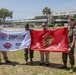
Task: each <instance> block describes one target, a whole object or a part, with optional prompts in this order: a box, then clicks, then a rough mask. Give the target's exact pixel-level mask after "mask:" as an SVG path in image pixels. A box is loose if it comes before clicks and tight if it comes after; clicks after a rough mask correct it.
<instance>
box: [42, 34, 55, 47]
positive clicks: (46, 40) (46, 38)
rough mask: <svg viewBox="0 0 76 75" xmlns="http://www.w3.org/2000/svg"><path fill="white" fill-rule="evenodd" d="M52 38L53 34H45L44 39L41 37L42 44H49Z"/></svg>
mask: <svg viewBox="0 0 76 75" xmlns="http://www.w3.org/2000/svg"><path fill="white" fill-rule="evenodd" d="M53 40H54V37H53V36H50V35H47V36H46V37H45V38H44V39H43V42H42V44H43V46H49V45H50V44H51V43H52V42H53Z"/></svg>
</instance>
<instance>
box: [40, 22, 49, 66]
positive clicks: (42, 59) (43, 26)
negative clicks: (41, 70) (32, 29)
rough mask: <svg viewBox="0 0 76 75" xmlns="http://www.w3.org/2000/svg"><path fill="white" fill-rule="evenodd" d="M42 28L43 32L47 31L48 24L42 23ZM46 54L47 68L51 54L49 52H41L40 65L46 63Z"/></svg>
mask: <svg viewBox="0 0 76 75" xmlns="http://www.w3.org/2000/svg"><path fill="white" fill-rule="evenodd" d="M42 28H43V31H46V30H47V28H46V24H45V23H42ZM44 54H45V58H46V59H45V64H46V66H49V52H48V51H46V52H45V51H40V63H39V65H42V64H43V63H44Z"/></svg>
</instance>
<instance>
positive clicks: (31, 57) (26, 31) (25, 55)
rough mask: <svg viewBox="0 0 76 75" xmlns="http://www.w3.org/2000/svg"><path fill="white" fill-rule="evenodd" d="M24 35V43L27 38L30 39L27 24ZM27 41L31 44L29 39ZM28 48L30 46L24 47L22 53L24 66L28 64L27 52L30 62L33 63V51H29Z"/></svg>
mask: <svg viewBox="0 0 76 75" xmlns="http://www.w3.org/2000/svg"><path fill="white" fill-rule="evenodd" d="M25 35H26V38H25V41H28V38H31V36H30V29H29V24H28V23H27V24H26V25H25ZM29 41H30V42H31V39H30V40H29ZM29 41H28V42H29ZM29 47H30V45H29V44H28V45H27V46H26V48H25V49H24V52H25V54H24V57H25V60H26V64H28V52H29V54H30V62H33V60H32V59H33V54H34V51H33V50H29Z"/></svg>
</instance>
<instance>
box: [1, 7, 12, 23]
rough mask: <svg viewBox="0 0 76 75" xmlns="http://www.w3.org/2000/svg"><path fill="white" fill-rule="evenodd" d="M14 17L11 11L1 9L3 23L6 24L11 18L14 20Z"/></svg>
mask: <svg viewBox="0 0 76 75" xmlns="http://www.w3.org/2000/svg"><path fill="white" fill-rule="evenodd" d="M12 16H13V12H12V11H9V10H8V9H5V8H1V9H0V21H1V22H2V23H4V24H5V19H6V18H11V19H12Z"/></svg>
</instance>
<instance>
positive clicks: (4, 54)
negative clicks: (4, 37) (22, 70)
mask: <svg viewBox="0 0 76 75" xmlns="http://www.w3.org/2000/svg"><path fill="white" fill-rule="evenodd" d="M2 29H3V28H2V27H0V31H1V30H2ZM1 53H2V55H3V58H4V60H5V63H11V61H10V60H8V56H7V52H6V51H1V52H0V64H1Z"/></svg>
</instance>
